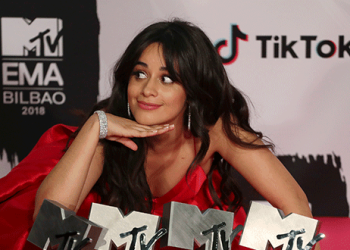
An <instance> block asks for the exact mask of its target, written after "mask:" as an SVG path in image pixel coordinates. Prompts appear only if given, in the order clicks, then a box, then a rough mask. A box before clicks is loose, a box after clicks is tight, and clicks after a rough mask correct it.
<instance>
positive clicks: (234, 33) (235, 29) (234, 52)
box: [214, 24, 248, 65]
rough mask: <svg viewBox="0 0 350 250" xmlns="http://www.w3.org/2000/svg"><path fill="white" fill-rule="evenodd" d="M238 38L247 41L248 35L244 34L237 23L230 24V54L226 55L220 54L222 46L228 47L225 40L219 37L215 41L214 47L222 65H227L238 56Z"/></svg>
mask: <svg viewBox="0 0 350 250" xmlns="http://www.w3.org/2000/svg"><path fill="white" fill-rule="evenodd" d="M239 39H241V40H243V41H248V35H246V34H244V33H243V32H242V31H241V30H240V29H239V26H238V25H235V24H231V47H230V54H229V55H228V56H226V57H224V56H222V53H221V49H222V48H223V47H228V45H227V40H226V39H221V40H219V41H217V42H216V44H215V45H214V46H215V49H216V51H217V52H218V54H219V55H220V57H221V59H222V63H223V64H224V65H228V64H231V63H233V62H234V61H236V59H237V57H238V51H239V46H238V45H239Z"/></svg>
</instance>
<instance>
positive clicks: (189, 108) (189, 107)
mask: <svg viewBox="0 0 350 250" xmlns="http://www.w3.org/2000/svg"><path fill="white" fill-rule="evenodd" d="M187 130H188V131H191V106H190V105H188V121H187Z"/></svg>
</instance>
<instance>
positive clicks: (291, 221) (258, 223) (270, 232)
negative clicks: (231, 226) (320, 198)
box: [239, 202, 324, 250]
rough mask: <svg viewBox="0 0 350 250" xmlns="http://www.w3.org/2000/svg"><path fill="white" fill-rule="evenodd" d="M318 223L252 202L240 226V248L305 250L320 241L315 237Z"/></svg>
mask: <svg viewBox="0 0 350 250" xmlns="http://www.w3.org/2000/svg"><path fill="white" fill-rule="evenodd" d="M317 229H318V221H317V220H315V219H311V218H308V217H305V216H302V215H298V214H293V213H292V214H289V215H287V216H284V215H283V212H282V211H281V210H279V209H277V208H274V207H272V206H267V205H263V204H260V203H258V202H252V203H251V206H250V209H249V212H248V216H247V219H246V222H245V225H244V229H243V233H242V236H241V240H240V243H239V244H240V245H241V246H244V247H248V248H250V249H256V250H266V249H267V246H268V245H271V246H272V247H273V248H277V247H280V246H281V245H283V246H282V250H297V249H303V250H309V249H311V248H312V246H313V245H314V244H316V243H317V242H318V241H320V240H321V239H323V238H324V235H323V234H319V235H317V236H316V233H317Z"/></svg>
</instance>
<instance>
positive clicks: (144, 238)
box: [89, 203, 166, 250]
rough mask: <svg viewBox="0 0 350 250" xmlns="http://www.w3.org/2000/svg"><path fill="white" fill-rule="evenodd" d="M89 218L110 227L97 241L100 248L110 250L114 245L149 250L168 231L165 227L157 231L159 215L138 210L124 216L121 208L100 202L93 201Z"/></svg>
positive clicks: (132, 249) (128, 248)
mask: <svg viewBox="0 0 350 250" xmlns="http://www.w3.org/2000/svg"><path fill="white" fill-rule="evenodd" d="M89 220H90V221H91V222H93V223H96V224H98V225H101V226H103V227H104V228H107V229H108V231H107V233H106V235H104V236H103V237H100V238H99V240H98V241H97V243H96V249H99V250H110V249H111V248H112V246H115V247H121V246H125V249H126V250H135V249H138V250H140V249H141V250H143V249H146V250H148V249H151V248H152V247H153V244H154V243H155V241H156V240H158V239H159V238H160V237H162V236H163V235H164V234H165V233H166V230H165V229H161V230H159V231H158V232H157V229H158V226H159V223H160V217H159V216H156V215H152V214H146V213H141V212H136V211H133V212H131V213H129V214H127V215H125V216H124V214H123V212H122V211H121V210H120V209H119V208H117V207H112V206H107V205H103V204H98V203H92V205H91V209H90V215H89Z"/></svg>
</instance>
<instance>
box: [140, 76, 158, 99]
mask: <svg viewBox="0 0 350 250" xmlns="http://www.w3.org/2000/svg"><path fill="white" fill-rule="evenodd" d="M158 85H159V81H158V79H156V78H154V77H151V78H149V79H148V80H147V81H146V82H145V84H144V86H143V89H142V94H143V95H144V96H157V95H158Z"/></svg>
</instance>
